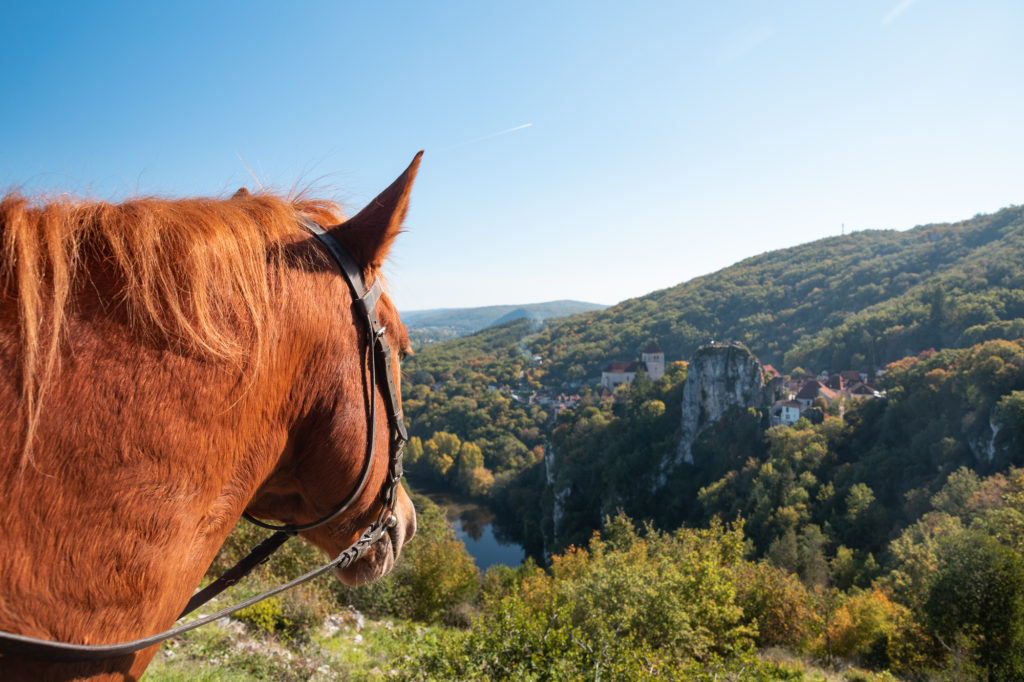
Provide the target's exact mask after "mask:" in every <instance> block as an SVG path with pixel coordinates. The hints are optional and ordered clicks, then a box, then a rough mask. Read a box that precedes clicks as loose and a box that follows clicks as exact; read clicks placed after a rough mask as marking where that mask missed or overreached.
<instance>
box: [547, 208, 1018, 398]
mask: <svg viewBox="0 0 1024 682" xmlns="http://www.w3.org/2000/svg"><path fill="white" fill-rule="evenodd" d="M1022 334H1024V207H1020V206H1016V207H1012V208H1007V209H1004V210H1002V211H999V212H998V213H995V214H992V215H987V216H978V217H975V218H973V219H971V220H967V221H962V222H959V223H953V224H944V225H924V226H920V227H917V228H914V229H912V230H908V231H906V232H895V231H888V230H865V231H862V232H856V233H853V234H850V235H846V236H843V237H832V238H829V239H823V240H820V241H816V242H812V243H809V244H803V245H801V246H797V247H793V248H789V249H782V250H779V251H772V252H770V253H766V254H763V255H760V256H755V257H753V258H748V259H746V260H744V261H741V262H739V263H737V264H736V265H733V266H730V267H728V268H725V269H723V270H720V271H718V272H715V273H713V274H710V275H705V276H703V277H698V278H696V279H693V280H690V281H688V282H684V283H682V284H679V285H677V286H675V287H672V288H670V289H665V290H662V291H657V292H654V293H652V294H649V295H647V296H643V297H640V298H636V299H631V300H628V301H624V302H623V303H620V304H619V305H616V306H614V307H612V308H609V309H607V310H604V311H601V312H598V313H591V314H586V315H577V316H574V317H570V318H566V319H564V320H556V321H553V322H552V323H551V324H550V325H549V326H548V327H547V329H546V330H545V331H544V332H543V333H542V334H541V336H540V337H539V338H538V339H537V340H536V341H535V342H534V344H533V348H534V350H535V351H536V352H537V353H539V354H541V355H543V356H545V358H547V359H548V360H549V365H548V371H549V375H550V378H551V380H562V379H580V378H584V377H585V378H592V377H594V376H596V375H597V374H599V372H600V370H601V367H602V366H603V364H605V363H607V362H608V361H610V360H613V359H631V358H637V357H639V352H640V349H641V348H642V347H643V346H644V345H645V344H646V343H648V341H650V340H651V339H657V340H658V342H659V343H660V344H661V346H662V348H664V349H665V352H666V354H667V356H668V358H669V359H681V360H682V359H686V358H687V357H689V356H690V355H692V354H693V351H694V350H696V348H697V347H698V346H700V345H701V344H704V343H707V342H708V341H711V340H715V339H717V340H737V341H742V342H743V343H744V344H746V345H747V347H749V348H750V349H751V350H752V351H753V352H754V354H755V355H757V356H758V358H760V359H761V361H762V362H767V363H771V364H773V365H775V366H777V367H779V369H786V370H788V369H792V368H794V367H797V366H800V367H804V368H806V369H808V370H811V371H818V370H821V369H832V370H839V369H866V370H869V371H872V372H873V370H874V369H877V368H880V367H883V366H884V365H885V364H887V363H889V362H892V361H894V360H898V359H899V358H902V357H904V356H907V355H914V354H917V353H919V352H920V351H922V350H925V349H927V348H932V347H935V348H942V347H951V346H953V347H963V346H967V345H972V344H974V343H977V342H979V341H983V340H986V339H990V338H1016V337H1018V336H1021V335H1022Z"/></svg>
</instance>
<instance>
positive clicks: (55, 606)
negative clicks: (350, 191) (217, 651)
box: [0, 152, 422, 680]
mask: <svg viewBox="0 0 1024 682" xmlns="http://www.w3.org/2000/svg"><path fill="white" fill-rule="evenodd" d="M421 155H422V152H420V154H417V155H416V157H415V158H414V160H413V162H412V164H411V165H410V166H409V167H408V168H407V169H406V170H405V172H404V173H402V175H401V176H400V177H399V178H398V179H397V180H396V181H395V182H394V183H393V184H392V185H391V186H389V187H388V188H387V189H386V190H384V191H383V192H382V193H381V194H380V195H379V196H378V197H377V198H376V199H374V201H372V202H370V204H369V205H368V206H366V207H365V208H364V209H363V210H362V211H360V212H359V213H358V214H356V215H355V216H354V217H352V218H350V219H347V220H346V219H345V218H344V216H343V214H342V213H341V210H340V208H339V207H338V206H337V205H336V204H334V203H332V202H329V201H323V200H315V199H309V198H306V197H304V196H298V197H283V196H280V195H275V194H273V193H270V192H255V193H249V192H248V191H246V190H244V189H242V190H239V191H238V192H237V193H236V194H235V195H234V196H231V197H230V198H221V199H211V198H191V199H161V198H139V199H131V200H127V201H124V202H121V203H117V204H113V203H106V202H97V201H84V200H75V199H69V198H60V197H58V198H56V199H53V200H50V201H49V202H45V201H42V200H38V199H37V200H31V199H29V198H26V197H25V196H24V195H22V194H20V193H16V192H15V193H10V194H8V195H6V196H5V197H4V198H3V199H2V200H0V491H2V497H0V500H2V502H0V504H2V509H3V531H2V532H0V631H3V632H8V633H17V634H19V635H24V636H28V637H34V638H39V639H45V640H51V641H55V642H66V643H72V644H89V645H94V644H109V643H114V642H124V641H128V640H134V639H137V638H141V637H145V636H149V635H152V634H154V633H158V632H162V631H164V630H166V629H167V628H168V627H170V626H171V625H172V624H173V623H174V622H175V620H176V619H177V618H178V615H179V613H181V611H182V607H183V605H184V604H186V602H188V601H189V599H190V597H191V595H192V594H193V592H194V590H195V588H196V586H197V585H198V584H199V583H200V581H201V580H202V578H203V575H204V574H205V572H206V570H207V568H208V567H209V566H210V564H211V562H212V561H213V559H214V557H215V556H216V554H217V552H218V550H219V548H220V547H221V545H222V544H223V543H224V541H225V539H226V538H227V535H228V533H229V532H230V531H231V529H232V528H233V527H234V526H235V524H236V523H237V522H238V521H239V519H240V517H241V516H242V515H243V513H245V514H246V515H247V516H248V515H251V516H253V517H258V518H261V519H275V520H278V521H280V522H283V523H286V524H292V526H291V527H293V528H294V527H295V526H300V525H303V524H311V523H312V522H314V521H316V520H317V519H324V518H326V517H325V515H327V516H328V517H329V516H330V513H331V510H332V509H335V508H336V505H338V503H339V500H342V499H343V498H345V495H346V493H349V492H350V491H351V493H352V494H355V498H354V499H353V500H352V501H351V504H350V505H349V506H348V507H347V508H345V509H344V513H342V514H340V515H339V516H337V518H333V519H332V520H330V521H328V522H326V523H322V524H321V525H319V526H316V527H313V528H309V529H307V530H302V531H301V532H299V533H298V534H299V535H300V536H302V537H303V538H304V539H305V540H307V541H309V542H311V543H312V544H313V545H315V546H316V547H318V548H319V549H320V550H322V551H323V552H325V553H326V554H327V555H328V556H338V555H339V553H341V552H343V550H344V548H346V547H348V546H350V545H352V544H353V543H354V542H355V541H356V539H357V538H359V537H360V534H361V533H362V532H363V530H364V529H365V528H366V527H367V525H368V524H370V523H372V522H373V521H374V519H377V518H378V517H379V516H380V515H381V514H382V513H384V512H385V511H387V512H388V513H390V514H392V516H391V517H390V518H389V519H388V526H389V527H388V528H387V531H386V532H385V533H383V537H382V539H381V541H380V542H377V543H376V544H374V545H373V546H372V547H371V548H370V550H369V551H368V553H367V554H366V555H365V556H364V557H363V558H361V559H359V560H358V561H356V562H355V563H353V564H352V565H350V566H348V567H346V568H343V569H336V572H337V577H338V578H340V579H341V580H342V581H343V582H345V583H346V584H350V585H359V584H364V583H367V582H369V581H372V580H375V579H377V578H379V577H381V576H383V575H385V574H386V573H387V572H388V571H390V570H391V568H392V567H393V566H394V563H395V561H396V560H397V558H398V556H399V553H400V550H401V547H402V545H403V543H404V542H406V541H408V540H409V539H410V538H411V537H412V536H413V534H414V533H415V531H416V515H415V510H414V509H413V505H412V502H411V501H410V499H409V497H408V495H407V494H406V492H405V490H404V489H403V488H402V486H401V485H400V484H398V482H397V481H398V476H394V485H393V486H392V487H391V488H390V490H391V491H392V492H391V496H392V497H391V500H390V502H386V501H385V500H383V499H382V491H384V490H385V489H388V485H387V483H388V477H389V473H388V469H389V465H388V461H389V457H388V454H389V453H388V449H389V443H391V442H392V439H391V438H390V437H389V435H390V433H391V432H390V428H391V427H390V425H389V416H388V415H387V414H385V413H384V412H382V411H380V410H376V411H375V410H374V409H373V407H372V406H373V405H375V404H376V401H377V400H378V399H379V398H380V396H382V395H384V394H385V393H386V392H387V391H388V387H387V386H384V387H383V388H382V380H381V377H380V376H379V374H378V375H377V376H376V377H374V376H373V370H372V363H371V361H370V360H368V356H372V354H373V349H372V348H371V347H370V346H371V345H372V343H371V340H370V339H369V338H368V334H367V330H366V329H365V326H366V325H365V324H364V322H365V320H360V319H359V318H358V317H353V315H354V313H353V306H354V305H355V304H357V303H358V301H356V300H355V294H354V293H353V292H352V291H351V289H350V287H349V286H347V284H346V282H345V279H344V278H343V277H342V276H341V273H340V272H339V264H337V263H335V261H334V260H332V259H331V256H330V255H329V254H328V250H327V249H325V248H324V246H323V244H322V243H320V241H319V240H317V239H315V238H313V235H311V234H310V233H309V232H308V231H306V230H305V229H303V228H302V226H301V223H302V222H303V221H305V222H306V223H309V222H311V221H312V222H313V223H315V224H317V225H320V226H328V227H326V228H325V229H326V232H327V233H328V234H329V235H330V236H332V237H333V238H334V239H335V240H336V241H337V242H338V243H340V244H341V245H342V246H343V247H344V250H346V251H347V252H348V253H349V254H350V255H351V259H352V260H354V261H355V264H356V266H357V267H358V268H359V269H360V270H361V275H362V278H363V280H364V281H365V282H367V283H370V282H380V281H381V267H382V264H383V262H384V259H385V258H386V256H387V254H388V252H389V250H390V248H391V246H392V243H393V241H394V239H395V237H396V236H397V235H398V233H399V232H400V231H401V230H402V226H403V221H404V220H405V216H406V213H407V210H408V205H409V197H410V193H411V189H412V183H413V180H414V178H415V176H416V172H417V169H418V167H419V161H420V156H421ZM376 312H377V314H378V315H379V321H380V326H381V329H379V330H378V331H379V336H380V337H381V338H382V339H384V340H386V341H387V344H385V346H384V347H386V348H388V349H389V350H388V351H387V353H389V354H390V355H388V357H387V358H386V359H387V360H388V363H389V365H388V366H389V368H390V362H391V361H393V362H394V363H395V364H396V365H397V363H398V362H400V360H401V357H402V356H403V355H404V354H405V353H406V352H408V351H409V339H408V335H407V334H406V331H405V328H404V326H403V325H402V323H401V320H400V319H399V315H398V312H397V310H396V308H395V306H394V305H393V303H392V302H391V300H390V299H389V298H388V296H387V294H383V295H382V296H381V297H380V299H379V301H378V302H377V304H376ZM388 381H391V380H390V379H388ZM391 383H394V382H393V381H392V382H391ZM397 400H398V403H399V405H398V409H399V420H400V401H401V398H400V396H399V397H398V399H397ZM374 436H376V437H375V438H374ZM399 455H400V450H399ZM367 456H369V459H367ZM368 462H370V463H372V465H371V464H368ZM399 476H400V473H399ZM360 477H362V478H363V483H364V485H363V486H362V487H361V488H360V487H358V486H360V485H361V484H360V482H359V479H360ZM395 488H397V491H395ZM356 491H361V492H359V493H358V494H356ZM386 504H390V505H391V507H390V508H389V509H386V510H385V509H382V507H383V506H384V505H386ZM158 646H159V645H155V646H151V647H149V648H146V649H144V650H142V651H139V652H136V653H132V654H128V655H122V656H118V657H116V658H111V659H107V660H101V661H86V662H56V661H54V660H46V659H45V658H43V659H39V658H35V657H31V656H23V655H19V654H13V655H12V654H6V653H4V654H0V679H5V680H8V679H32V680H38V679H103V680H106V679H111V680H113V679H138V678H139V677H140V676H141V675H142V672H143V671H144V670H145V668H146V666H147V665H148V664H149V662H150V661H151V660H152V658H153V656H154V655H155V654H156V652H157V649H158Z"/></svg>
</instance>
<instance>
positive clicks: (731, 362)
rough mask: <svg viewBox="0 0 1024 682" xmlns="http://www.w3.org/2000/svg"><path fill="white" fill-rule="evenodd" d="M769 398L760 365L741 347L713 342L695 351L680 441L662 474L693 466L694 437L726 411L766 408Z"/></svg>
mask: <svg viewBox="0 0 1024 682" xmlns="http://www.w3.org/2000/svg"><path fill="white" fill-rule="evenodd" d="M772 397H773V388H772V386H771V385H766V384H765V382H764V372H763V369H762V367H761V363H760V362H759V361H758V359H757V358H756V357H754V355H753V354H752V353H751V352H750V351H749V350H747V349H746V348H745V347H743V346H741V345H739V344H736V343H731V344H717V343H715V344H711V345H708V346H702V347H700V348H698V349H697V351H696V353H694V356H693V359H692V360H691V361H690V364H689V370H688V372H687V375H686V386H685V387H684V388H683V414H682V427H683V429H682V430H683V434H682V439H681V441H680V443H679V449H678V451H677V452H676V456H675V457H671V456H670V457H666V459H665V462H664V465H663V467H662V473H663V474H668V473H669V472H670V471H671V470H672V469H674V468H675V467H676V466H677V465H678V464H679V463H680V462H689V463H693V453H692V452H691V448H692V446H693V443H694V441H696V440H697V436H698V435H700V432H701V431H703V430H704V428H705V427H707V426H708V425H710V424H712V423H714V422H716V421H718V420H719V419H721V418H722V416H723V415H724V414H725V413H726V412H727V411H728V410H729V409H731V408H733V407H740V408H744V409H746V408H748V407H753V408H758V409H760V408H764V407H769V406H770V405H771V402H772Z"/></svg>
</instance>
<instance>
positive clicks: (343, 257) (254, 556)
mask: <svg viewBox="0 0 1024 682" xmlns="http://www.w3.org/2000/svg"><path fill="white" fill-rule="evenodd" d="M298 220H299V223H300V224H301V225H302V226H303V227H304V228H306V229H307V230H309V231H310V232H311V233H312V234H313V236H315V237H316V238H317V239H319V240H320V242H321V244H323V245H324V247H326V249H327V251H328V252H329V253H330V254H331V257H332V258H333V259H334V261H335V262H336V263H337V264H338V267H340V268H341V273H342V275H343V276H344V277H345V281H346V282H348V286H349V289H350V290H351V292H352V297H353V300H354V302H355V307H356V308H357V310H358V311H359V313H361V315H360V318H361V319H362V320H363V322H364V323H365V326H366V339H367V346H368V349H367V355H368V359H367V361H366V364H367V365H368V366H369V370H370V381H369V388H370V397H369V399H368V401H369V404H370V410H369V423H368V425H367V432H368V434H367V443H366V458H365V460H364V462H363V469H362V471H361V472H360V474H359V480H358V482H357V483H356V487H355V488H354V489H353V490H352V492H351V493H349V495H348V497H346V498H345V499H344V500H342V501H341V502H340V503H339V504H338V505H337V506H336V507H334V509H332V510H331V511H330V512H328V513H327V514H326V515H324V516H322V517H321V518H319V519H317V520H316V521H313V522H311V523H305V524H286V525H273V524H269V523H266V522H264V521H260V520H259V519H256V518H254V517H253V516H252V515H250V514H249V513H248V512H243V514H242V517H243V518H245V519H246V520H247V521H249V522H251V523H254V524H256V525H257V526H260V527H262V528H267V529H269V530H273V531H275V532H274V534H273V535H271V536H270V537H269V538H267V539H266V540H264V541H263V542H261V543H260V544H259V545H257V546H256V547H255V548H254V549H253V550H252V551H251V552H250V553H249V554H248V556H246V557H244V558H243V559H242V560H241V561H239V562H238V563H237V564H235V565H234V566H232V567H231V568H229V569H228V570H227V571H225V572H224V574H223V575H221V577H219V578H218V579H217V580H215V581H213V582H212V583H210V584H209V585H207V586H206V587H205V588H203V589H202V590H200V591H199V592H196V593H195V594H194V595H193V596H192V598H191V599H190V600H189V602H188V604H187V605H186V606H185V610H184V611H182V612H181V615H180V616H178V618H179V619H180V618H182V617H184V616H185V615H187V614H189V613H191V612H192V611H194V610H195V609H197V608H199V607H200V606H202V605H203V604H205V603H206V602H208V601H210V600H211V599H213V598H214V597H215V596H217V595H218V594H220V593H221V592H223V591H224V590H225V589H227V588H228V587H231V586H232V585H234V584H235V583H237V582H238V581H239V580H241V579H242V578H243V577H245V576H246V575H248V574H249V573H250V572H251V571H252V570H253V569H254V568H256V567H257V566H259V565H260V564H262V563H263V562H265V561H266V560H267V559H268V558H270V555H271V554H273V553H274V551H275V550H277V549H278V548H279V547H280V546H281V545H283V544H284V542H285V541H286V540H288V538H290V537H292V536H294V535H295V534H296V533H300V532H302V531H306V530H311V529H313V528H316V527H318V526H322V525H323V524H325V523H328V522H329V521H331V520H333V519H335V518H337V517H338V516H339V515H340V514H342V513H344V512H345V511H346V510H347V509H348V508H349V507H350V506H352V504H353V503H354V502H355V501H356V500H357V499H358V498H359V497H360V496H361V495H362V493H363V490H364V489H365V488H366V483H367V481H368V480H369V477H370V472H371V471H372V469H373V459H374V450H375V445H376V431H377V429H376V424H377V419H376V417H377V389H378V386H377V363H378V362H379V363H380V364H381V365H382V366H383V368H384V375H383V379H384V380H383V382H382V385H381V387H380V389H381V394H382V395H383V396H384V403H385V407H386V408H387V413H388V428H389V438H388V440H389V443H388V477H387V480H386V481H385V484H384V487H383V488H382V489H381V493H380V495H381V501H382V503H383V504H382V506H381V511H380V513H379V514H378V515H377V519H376V520H375V521H374V522H373V523H371V524H370V525H369V526H368V527H367V528H366V530H364V531H363V533H362V535H361V536H360V537H359V539H358V540H357V541H356V542H355V543H354V544H353V545H352V546H350V547H349V548H348V549H346V550H344V551H343V552H341V553H340V554H339V555H338V556H337V557H335V558H334V559H332V560H331V561H330V562H328V563H326V564H324V565H323V566H321V567H319V568H317V569H314V570H312V571H310V572H308V573H306V574H304V575H301V576H299V577H298V578H295V579H294V580H291V581H289V582H287V583H285V584H284V585H280V586H278V587H275V588H274V589H272V590H268V591H267V592H264V593H262V594H259V595H257V596H255V597H252V598H251V599H246V600H245V601H243V602H241V603H239V604H235V605H234V606H231V607H228V608H226V609H222V610H220V611H218V612H217V613H214V614H211V615H208V616H204V617H203V618H199V619H198V620H194V621H192V622H190V623H187V624H185V625H179V626H178V627H176V628H173V629H171V630H167V631H166V632H162V633H159V634H156V635H153V636H151V637H146V638H143V639H136V640H133V641H131V642H123V643H120V644H101V645H89V644H67V643H64V642H53V641H50V640H45V639H37V638H35V637H26V636H24V635H18V634H14V633H11V632H0V654H5V655H10V654H15V655H20V656H29V657H33V658H45V659H48V660H53V661H90V660H102V659H106V658H113V657H116V656H124V655H127V654H131V653H135V652H136V651H141V650H142V649H145V648H147V647H150V646H153V645H154V644H159V643H160V642H163V641H164V640H166V639H170V638H171V637H176V636H177V635H180V634H182V633H184V632H188V631H189V630H194V629H196V628H198V627H200V626H202V625H206V624H207V623H211V622H213V621H215V620H218V619H220V618H224V617H225V616H229V615H231V614H232V613H235V612H236V611H240V610H241V609H244V608H246V607H248V606H252V605H253V604H255V603H256V602H259V601H262V600H264V599H267V598H268V597H272V596H274V595H277V594H280V593H281V592H284V591H286V590H289V589H291V588H293V587H295V586H297V585H300V584H302V583H304V582H306V581H308V580H312V579H313V578H315V577H317V576H319V575H322V574H324V573H326V572H327V571H330V570H332V569H335V568H339V569H341V568H346V567H348V566H351V565H352V564H354V563H355V562H356V561H358V560H359V559H362V558H363V557H364V556H366V553H367V552H368V551H370V548H371V547H372V546H373V545H374V544H376V543H377V542H378V541H380V540H381V539H382V538H383V537H384V536H385V535H386V534H387V533H388V531H389V530H390V529H392V528H394V527H395V526H396V525H397V523H398V518H397V517H396V516H395V503H396V501H397V499H398V487H399V486H400V485H401V483H400V481H401V479H402V452H403V450H404V448H405V444H406V442H408V440H409V435H408V432H407V431H406V429H405V423H404V422H403V420H402V408H401V406H400V405H399V402H398V384H397V383H396V382H395V371H394V365H393V363H392V361H391V345H390V344H389V343H388V340H387V338H386V337H385V331H386V330H385V327H384V326H382V325H381V323H380V318H379V317H378V316H377V310H376V306H377V301H378V300H380V296H381V292H382V290H381V285H380V278H379V277H377V278H376V279H374V282H373V284H372V285H371V286H370V287H367V286H366V284H365V282H364V281H363V275H362V268H360V267H359V265H358V264H357V263H356V261H355V259H354V258H352V256H351V255H349V253H348V251H346V250H345V248H344V247H343V246H342V245H341V243H340V242H338V240H337V239H335V238H334V237H333V236H332V235H331V234H330V233H329V232H328V231H327V230H325V229H324V228H322V227H321V226H320V225H318V224H317V223H315V222H314V221H312V220H310V219H308V218H305V217H302V216H299V218H298Z"/></svg>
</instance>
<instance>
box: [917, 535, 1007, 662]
mask: <svg viewBox="0 0 1024 682" xmlns="http://www.w3.org/2000/svg"><path fill="white" fill-rule="evenodd" d="M939 560H940V564H939V570H938V573H937V576H936V578H935V582H934V583H933V584H932V587H931V590H930V592H929V594H928V599H927V601H926V602H925V604H924V613H925V616H926V619H927V623H928V625H929V628H930V630H931V632H932V633H933V634H934V636H935V638H936V639H937V640H938V642H939V643H940V645H941V646H942V647H943V648H944V649H946V650H947V651H951V650H952V649H953V646H954V645H955V644H956V643H957V642H958V641H965V642H967V643H968V647H969V652H970V654H972V655H973V657H974V659H975V661H976V662H977V663H978V665H980V666H981V667H982V668H983V669H984V670H985V671H986V673H987V675H988V678H989V679H990V680H996V679H998V680H1006V679H1020V678H1021V677H1022V676H1024V559H1022V558H1021V557H1020V555H1018V554H1017V553H1016V552H1014V551H1013V550H1011V549H1009V548H1008V547H1004V546H1003V545H1001V544H999V542H997V541H996V540H993V539H992V538H989V537H986V536H984V535H981V534H979V533H974V532H970V531H968V532H964V533H962V534H960V535H958V536H956V537H954V538H953V539H951V540H950V541H948V542H947V543H945V544H944V545H943V547H942V548H941V552H940V557H939Z"/></svg>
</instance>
